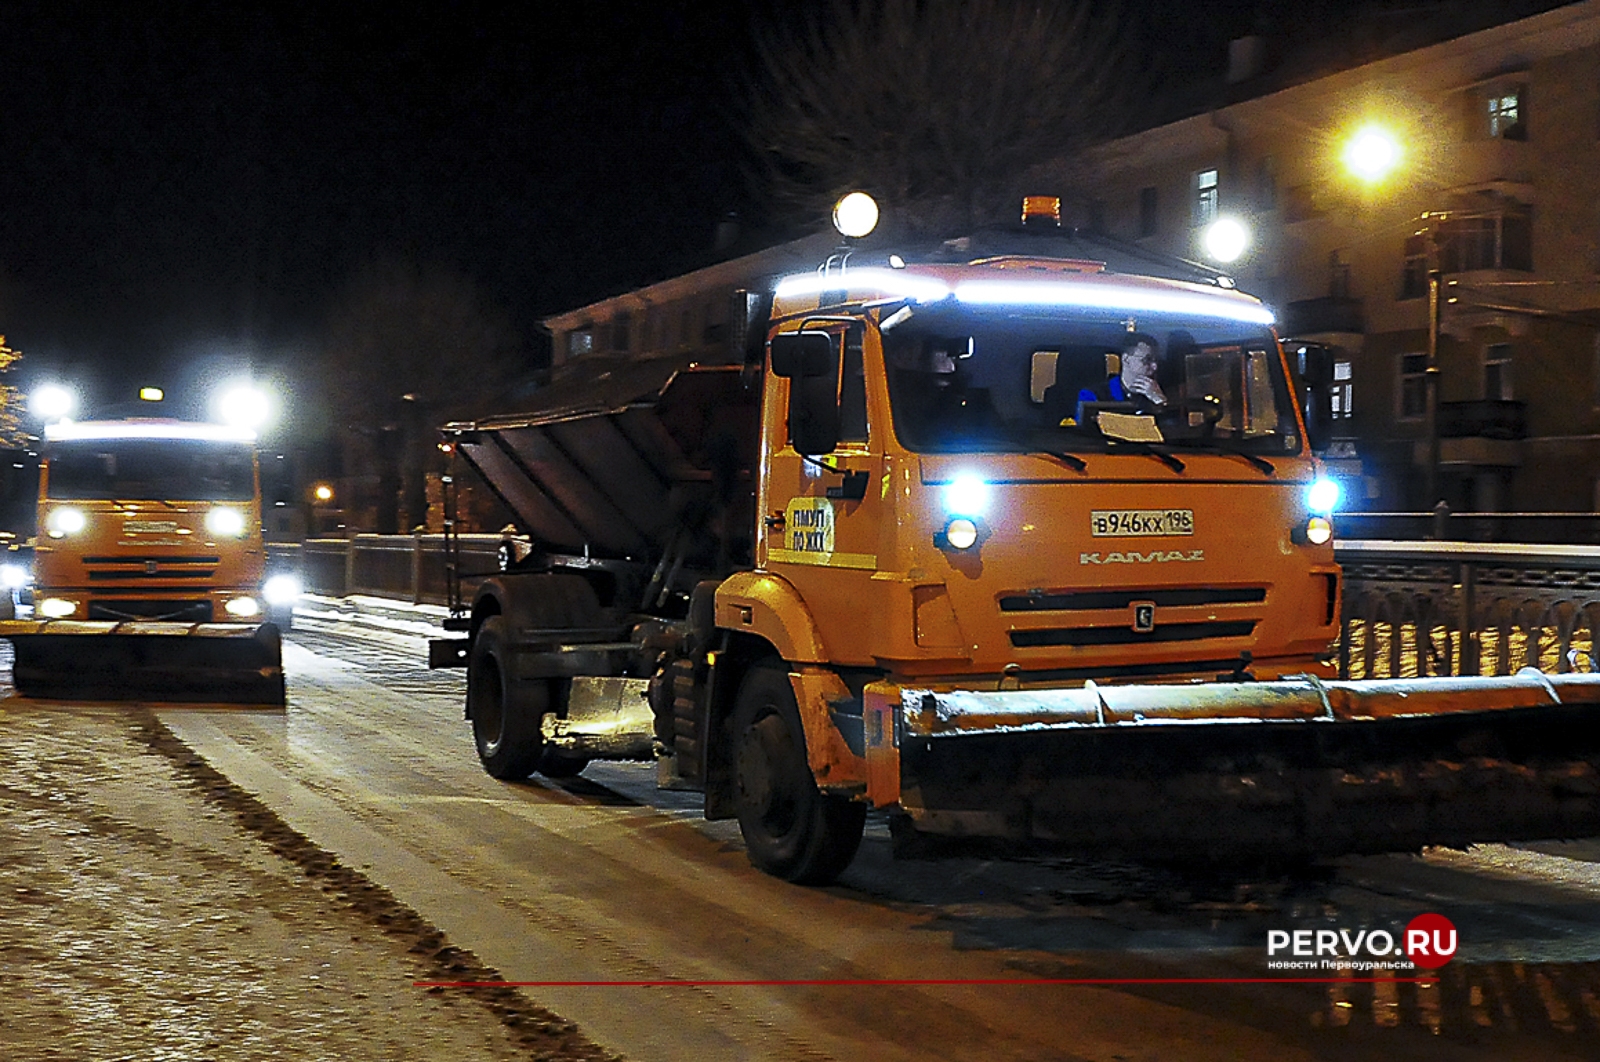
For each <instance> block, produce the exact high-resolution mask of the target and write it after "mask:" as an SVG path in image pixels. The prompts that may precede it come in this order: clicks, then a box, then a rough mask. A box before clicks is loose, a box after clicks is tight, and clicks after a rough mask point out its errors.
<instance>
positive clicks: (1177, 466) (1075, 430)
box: [1022, 424, 1188, 472]
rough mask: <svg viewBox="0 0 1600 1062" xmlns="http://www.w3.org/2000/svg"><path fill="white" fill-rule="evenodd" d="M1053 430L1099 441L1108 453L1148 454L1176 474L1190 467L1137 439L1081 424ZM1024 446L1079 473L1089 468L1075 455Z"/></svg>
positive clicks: (1042, 447) (1173, 456)
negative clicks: (1117, 435) (1124, 449)
mask: <svg viewBox="0 0 1600 1062" xmlns="http://www.w3.org/2000/svg"><path fill="white" fill-rule="evenodd" d="M1051 430H1053V431H1065V432H1071V433H1072V434H1073V435H1077V436H1079V437H1081V438H1085V439H1095V440H1098V441H1100V442H1101V443H1104V444H1105V447H1106V452H1107V453H1111V452H1113V448H1117V449H1120V448H1123V447H1126V448H1128V449H1129V450H1132V451H1133V452H1134V453H1137V454H1148V455H1149V456H1151V457H1153V458H1155V459H1156V460H1157V461H1160V462H1161V463H1162V464H1164V465H1166V466H1167V467H1168V468H1170V469H1172V470H1173V471H1174V472H1182V471H1183V470H1184V469H1185V468H1187V467H1188V466H1187V465H1185V464H1184V463H1183V462H1182V461H1181V460H1179V459H1178V457H1177V456H1176V455H1174V454H1170V453H1167V452H1166V451H1165V450H1161V449H1158V448H1157V447H1156V446H1155V445H1154V444H1152V443H1147V442H1140V441H1138V440H1136V439H1119V438H1117V437H1116V436H1115V435H1106V434H1104V433H1103V432H1100V431H1098V430H1096V431H1090V430H1089V429H1088V428H1086V427H1084V426H1083V425H1081V424H1063V425H1061V426H1060V427H1057V428H1054V429H1051ZM1022 444H1023V445H1024V446H1027V447H1028V448H1029V449H1031V450H1032V451H1033V452H1034V453H1040V454H1047V455H1049V456H1050V457H1056V458H1060V459H1061V460H1062V461H1064V462H1066V463H1067V464H1069V465H1071V466H1072V467H1073V468H1074V469H1075V470H1077V471H1079V472H1083V471H1085V470H1086V469H1088V467H1089V464H1088V462H1087V461H1085V460H1084V459H1083V458H1081V457H1078V456H1076V455H1074V454H1066V453H1061V452H1060V451H1057V450H1052V449H1050V448H1049V447H1045V446H1039V445H1036V444H1035V443H1033V442H1029V441H1026V440H1022Z"/></svg>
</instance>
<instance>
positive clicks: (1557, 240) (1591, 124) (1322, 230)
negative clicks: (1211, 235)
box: [1073, 0, 1600, 512]
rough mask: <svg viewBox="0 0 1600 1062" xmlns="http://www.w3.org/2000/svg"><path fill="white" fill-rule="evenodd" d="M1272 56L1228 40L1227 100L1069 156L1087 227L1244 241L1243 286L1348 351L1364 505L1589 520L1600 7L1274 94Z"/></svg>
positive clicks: (1351, 427) (1599, 368)
mask: <svg viewBox="0 0 1600 1062" xmlns="http://www.w3.org/2000/svg"><path fill="white" fill-rule="evenodd" d="M1267 43H1268V42H1263V41H1260V40H1256V39H1247V40H1245V41H1240V42H1236V43H1235V46H1234V51H1233V55H1232V58H1233V60H1234V63H1235V69H1233V70H1232V71H1231V72H1230V79H1229V80H1230V82H1231V84H1230V85H1229V86H1227V88H1226V90H1225V93H1226V98H1227V99H1230V100H1231V101H1232V102H1225V103H1223V104H1221V105H1218V106H1216V107H1214V108H1211V109H1208V110H1205V111H1203V112H1201V113H1196V114H1193V115H1192V116H1190V117H1187V118H1185V119H1183V120H1181V121H1175V122H1171V123H1169V124H1165V125H1161V126H1158V127H1155V128H1150V129H1146V130H1144V131H1143V132H1140V133H1138V134H1136V135H1132V136H1128V137H1125V138H1123V139H1119V140H1116V141H1114V142H1112V143H1109V144H1107V145H1105V146H1103V147H1102V148H1101V149H1100V150H1099V151H1097V152H1096V153H1095V154H1094V155H1093V156H1092V157H1090V158H1089V159H1087V160H1083V159H1080V160H1076V161H1075V164H1074V169H1073V173H1074V176H1075V180H1074V181H1073V183H1074V184H1075V185H1076V186H1077V187H1079V188H1080V189H1082V190H1083V192H1084V194H1083V195H1082V197H1081V201H1080V202H1079V203H1078V204H1077V209H1078V211H1079V217H1078V219H1077V220H1078V221H1079V223H1081V224H1087V225H1091V226H1100V227H1104V228H1105V230H1106V231H1108V232H1109V233H1110V234H1112V235H1114V236H1119V237H1122V238H1126V239H1132V240H1137V241H1138V242H1140V243H1141V244H1144V245H1145V246H1147V247H1149V248H1151V249H1153V250H1159V251H1162V252H1166V253H1171V254H1180V255H1186V256H1190V257H1197V258H1198V257H1204V255H1205V247H1204V245H1203V242H1202V241H1203V236H1204V233H1205V232H1206V230H1207V227H1208V226H1209V225H1211V224H1212V223H1213V222H1214V221H1215V220H1217V219H1218V218H1223V217H1229V218H1234V219H1236V220H1239V221H1241V222H1243V223H1244V225H1245V226H1246V227H1247V228H1248V230H1249V232H1250V234H1251V242H1250V244H1249V246H1248V248H1247V249H1246V251H1245V253H1244V254H1243V255H1242V256H1241V257H1240V258H1239V259H1238V260H1237V261H1236V262H1235V263H1233V265H1232V266H1231V268H1232V269H1233V270H1234V273H1235V275H1236V277H1237V280H1238V283H1239V286H1240V287H1241V288H1243V289H1245V290H1247V291H1252V292H1254V293H1256V294H1258V295H1260V296H1262V297H1263V298H1264V299H1266V300H1267V301H1268V302H1269V303H1270V304H1271V305H1272V306H1273V307H1274V308H1275V310H1276V311H1277V314H1278V317H1279V327H1280V332H1281V333H1282V334H1283V335H1284V336H1286V337H1289V338H1292V339H1297V340H1309V341H1320V342H1323V343H1327V344H1331V345H1333V346H1334V347H1336V348H1337V353H1336V364H1335V377H1336V380H1335V383H1336V404H1337V417H1338V419H1339V432H1338V434H1339V436H1340V441H1339V443H1338V444H1337V445H1336V448H1335V450H1334V451H1333V452H1332V454H1331V456H1332V457H1333V458H1334V465H1335V467H1336V468H1337V469H1339V470H1340V471H1341V472H1342V473H1343V474H1344V475H1346V476H1347V477H1348V478H1349V479H1350V480H1351V486H1352V487H1353V488H1354V489H1353V490H1351V491H1349V492H1348V495H1349V496H1351V500H1353V501H1354V502H1355V503H1356V504H1357V505H1358V506H1359V507H1361V508H1366V509H1368V510H1376V511H1396V510H1413V511H1414V510H1418V509H1425V508H1430V507H1431V506H1432V505H1433V503H1434V501H1436V500H1438V499H1437V498H1429V497H1424V494H1426V493H1427V492H1428V487H1427V485H1428V484H1429V483H1430V482H1432V483H1434V485H1435V486H1434V490H1435V493H1436V494H1437V495H1439V496H1440V497H1442V498H1443V499H1444V500H1446V501H1447V502H1448V503H1449V504H1450V505H1451V507H1452V508H1453V509H1455V510H1457V511H1467V510H1471V511H1479V512H1492V511H1502V510H1508V509H1516V510H1521V511H1588V510H1591V509H1594V510H1600V332H1597V328H1600V2H1596V0H1590V2H1586V3H1578V4H1570V5H1566V6H1562V7H1557V8H1554V9H1552V10H1547V11H1545V12H1543V13H1541V14H1537V15H1534V16H1532V17H1528V18H1523V19H1519V20H1517V21H1512V22H1508V23H1505V24H1502V25H1497V26H1494V27H1492V28H1489V29H1484V30H1481V31H1478V32H1473V33H1469V34H1466V35H1464V36H1458V37H1455V38H1454V39H1448V40H1443V41H1441V42H1439V43H1435V44H1431V45H1429V46H1427V47H1422V48H1417V49H1414V50H1411V51H1407V52H1404V53H1402V54H1396V55H1392V56H1390V57H1389V58H1386V59H1383V60H1381V61H1377V62H1371V63H1368V64H1366V65H1361V66H1357V67H1354V68H1350V69H1346V70H1343V71H1341V72H1338V73H1333V74H1329V75H1327V76H1323V77H1319V78H1316V79H1314V80H1307V81H1303V82H1302V83H1299V84H1293V85H1291V86H1290V87H1286V88H1280V89H1276V90H1273V89H1272V88H1271V83H1273V79H1271V78H1267V77H1255V76H1253V75H1254V74H1255V70H1254V69H1253V60H1254V59H1255V58H1256V57H1258V56H1259V55H1260V54H1261V53H1262V50H1263V47H1264V45H1265V44H1267ZM1283 73H1284V71H1283V70H1282V69H1281V68H1280V70H1279V71H1278V75H1279V76H1278V77H1277V78H1276V83H1277V84H1283V83H1284V82H1285V81H1286V80H1289V79H1286V78H1284V77H1283V76H1282V75H1283ZM1291 73H1292V71H1291ZM1258 86H1259V87H1258ZM1358 138H1364V139H1362V141H1361V146H1360V147H1359V148H1353V146H1352V145H1353V144H1354V143H1355V142H1356V141H1357V139H1358ZM1385 145H1387V146H1385ZM1353 151H1354V155H1352V152H1353ZM1386 151H1388V152H1391V153H1392V154H1391V156H1390V157H1389V158H1388V159H1385V158H1384V154H1385V152H1386ZM1363 152H1364V153H1363ZM1385 161H1387V162H1388V163H1389V165H1387V166H1384V165H1382V163H1384V162H1385ZM1430 278H1436V280H1437V285H1438V291H1439V307H1438V311H1437V316H1436V318H1435V319H1434V321H1433V324H1432V327H1430V316H1432V315H1431V314H1430V298H1429V289H1430ZM1430 342H1431V343H1434V344H1436V351H1437V355H1436V361H1435V364H1436V365H1437V369H1438V371H1437V375H1436V376H1435V377H1434V379H1435V381H1436V383H1437V407H1436V409H1431V410H1430V400H1429V389H1430V379H1429V373H1428V368H1429V365H1430V359H1429V348H1430ZM1435 433H1437V445H1436V447H1435V445H1434V443H1433V439H1434V435H1435ZM1434 452H1437V455H1438V457H1437V462H1438V463H1437V465H1434V464H1433V454H1434ZM1430 468H1433V469H1434V472H1433V475H1432V476H1431V477H1430V475H1429V470H1430Z"/></svg>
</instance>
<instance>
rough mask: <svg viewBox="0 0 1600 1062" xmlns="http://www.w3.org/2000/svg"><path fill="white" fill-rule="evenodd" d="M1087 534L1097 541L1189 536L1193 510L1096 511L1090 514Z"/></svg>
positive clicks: (1191, 531)
mask: <svg viewBox="0 0 1600 1062" xmlns="http://www.w3.org/2000/svg"><path fill="white" fill-rule="evenodd" d="M1089 531H1090V533H1091V534H1093V535H1094V537H1096V538H1122V537H1129V538H1131V537H1135V536H1140V535H1192V534H1194V510H1193V509H1096V510H1094V511H1093V512H1091V513H1090V514H1089Z"/></svg>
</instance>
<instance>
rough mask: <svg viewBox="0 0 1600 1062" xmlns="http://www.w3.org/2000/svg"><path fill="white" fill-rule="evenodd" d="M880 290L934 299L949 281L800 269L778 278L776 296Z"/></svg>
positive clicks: (886, 271)
mask: <svg viewBox="0 0 1600 1062" xmlns="http://www.w3.org/2000/svg"><path fill="white" fill-rule="evenodd" d="M860 290H866V291H881V292H883V293H884V294H885V295H889V296H894V297H898V298H906V299H914V300H916V301H917V302H938V301H939V300H940V299H943V298H947V297H948V296H949V295H950V285H948V284H946V283H945V282H944V281H942V280H940V279H938V278H937V277H922V276H916V275H914V274H908V273H903V272H901V271H899V270H890V269H845V270H840V271H838V272H833V273H802V274H800V275H798V276H792V277H784V278H783V279H782V280H780V281H779V282H778V288H777V295H778V298H780V299H786V298H790V297H792V296H796V295H816V294H819V293H821V292H824V291H860Z"/></svg>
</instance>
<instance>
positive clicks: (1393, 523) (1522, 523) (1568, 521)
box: [1336, 509, 1600, 545]
mask: <svg viewBox="0 0 1600 1062" xmlns="http://www.w3.org/2000/svg"><path fill="white" fill-rule="evenodd" d="M1336 522H1337V525H1338V529H1339V533H1340V535H1341V536H1343V537H1344V538H1345V539H1347V540H1349V541H1356V542H1366V541H1371V540H1373V539H1395V540H1398V541H1402V542H1413V541H1418V540H1421V539H1434V540H1438V541H1441V542H1444V541H1453V542H1508V543H1515V544H1518V545H1520V544H1524V543H1530V542H1531V543H1554V544H1561V545H1569V544H1573V543H1581V544H1584V545H1600V513H1452V512H1450V511H1449V510H1448V509H1440V510H1438V511H1437V512H1431V513H1340V514H1339V515H1338V517H1337V521H1336Z"/></svg>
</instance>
